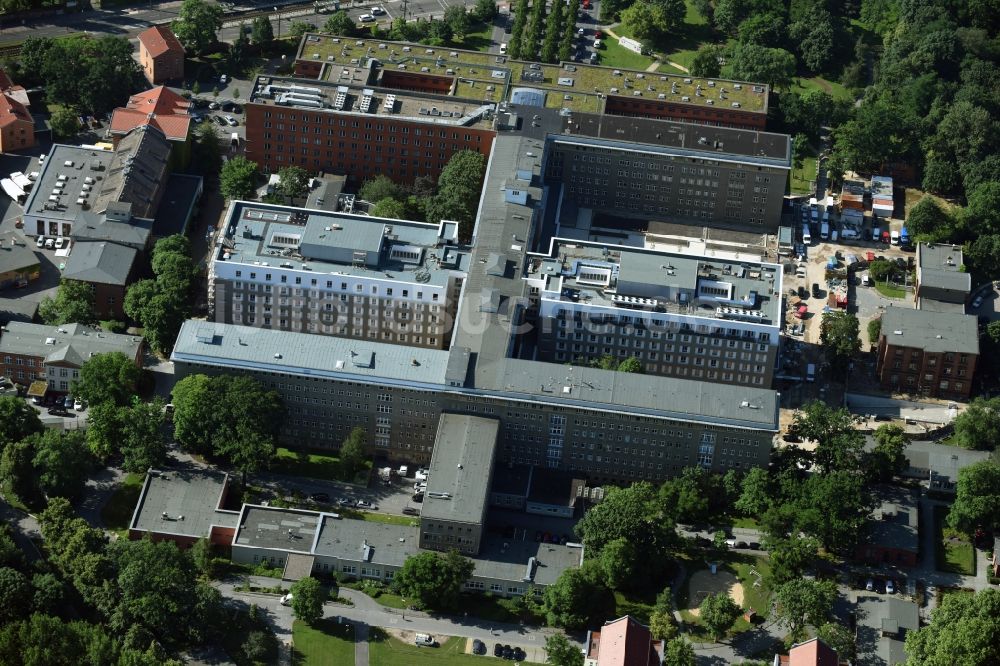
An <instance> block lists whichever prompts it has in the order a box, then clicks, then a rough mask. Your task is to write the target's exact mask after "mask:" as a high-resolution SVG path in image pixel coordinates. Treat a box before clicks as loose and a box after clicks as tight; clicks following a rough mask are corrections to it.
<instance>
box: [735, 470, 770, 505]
mask: <svg viewBox="0 0 1000 666" xmlns="http://www.w3.org/2000/svg"><path fill="white" fill-rule="evenodd" d="M769 484H770V480H769V478H768V475H767V470H766V469H764V468H763V467H754V468H752V469H751V470H750V471H749V472H747V475H746V476H744V477H743V481H742V483H741V484H740V488H741V491H740V497H739V499H738V500H736V509H737V510H738V511H739V512H740V513H742V514H743V515H745V516H759V515H761V514H762V513H764V512H765V511H766V510H767V507H768V506H769V505H770V504H771V498H770V494H769V491H768V486H769Z"/></svg>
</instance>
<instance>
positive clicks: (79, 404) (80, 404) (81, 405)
mask: <svg viewBox="0 0 1000 666" xmlns="http://www.w3.org/2000/svg"><path fill="white" fill-rule="evenodd" d="M73 409H75V410H76V411H78V412H82V411H83V410H85V409H87V403H85V402H84V401H83V400H81V399H80V398H77V399H76V400H74V401H73Z"/></svg>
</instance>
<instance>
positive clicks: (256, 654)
mask: <svg viewBox="0 0 1000 666" xmlns="http://www.w3.org/2000/svg"><path fill="white" fill-rule="evenodd" d="M243 654H245V655H246V657H247V659H249V660H251V661H252V662H254V663H265V664H272V663H274V662H275V661H276V660H277V656H278V638H277V636H275V635H274V632H273V631H262V630H259V629H258V630H254V631H251V632H250V633H248V634H247V638H246V641H244V643H243Z"/></svg>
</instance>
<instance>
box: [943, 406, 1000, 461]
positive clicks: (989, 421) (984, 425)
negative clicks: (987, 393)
mask: <svg viewBox="0 0 1000 666" xmlns="http://www.w3.org/2000/svg"><path fill="white" fill-rule="evenodd" d="M952 425H953V426H954V428H955V437H956V439H957V441H958V444H959V445H960V446H962V447H964V448H966V449H975V450H980V451H989V450H991V449H994V448H995V447H996V445H997V443H998V442H1000V398H981V397H980V398H974V399H973V400H972V402H971V403H969V405H968V407H966V408H965V409H964V410H963V411H962V413H961V414H959V415H958V416H956V417H955V420H954V421H952Z"/></svg>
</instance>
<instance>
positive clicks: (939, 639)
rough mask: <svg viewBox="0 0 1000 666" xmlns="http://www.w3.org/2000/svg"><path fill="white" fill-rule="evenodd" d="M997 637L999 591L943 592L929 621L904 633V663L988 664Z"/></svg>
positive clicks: (919, 665) (999, 631)
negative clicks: (972, 592) (914, 629)
mask: <svg viewBox="0 0 1000 666" xmlns="http://www.w3.org/2000/svg"><path fill="white" fill-rule="evenodd" d="M998 636H1000V590H997V589H995V588H987V589H985V590H981V591H979V592H977V593H976V594H975V595H971V594H949V595H946V596H945V597H944V598H943V599H942V601H941V605H940V606H939V607H938V608H937V609H936V610H934V611H932V612H931V623H930V624H928V625H927V626H925V627H921V628H920V629H918V630H916V631H910V632H907V634H906V663H907V664H910V665H912V666H939V665H941V664H962V666H988V665H989V664H993V663H995V661H996V655H997V640H998V638H997V637H998Z"/></svg>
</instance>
